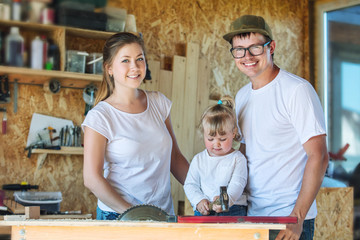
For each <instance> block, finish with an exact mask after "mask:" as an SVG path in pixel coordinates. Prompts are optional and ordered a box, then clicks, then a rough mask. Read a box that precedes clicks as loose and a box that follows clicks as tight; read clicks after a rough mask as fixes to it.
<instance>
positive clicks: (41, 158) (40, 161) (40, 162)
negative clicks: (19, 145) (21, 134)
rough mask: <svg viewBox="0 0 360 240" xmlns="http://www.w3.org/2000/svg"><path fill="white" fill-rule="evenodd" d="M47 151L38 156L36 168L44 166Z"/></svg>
mask: <svg viewBox="0 0 360 240" xmlns="http://www.w3.org/2000/svg"><path fill="white" fill-rule="evenodd" d="M46 157H47V153H40V154H39V155H38V158H37V162H36V168H37V169H38V170H39V169H41V168H42V167H43V165H44V162H45V159H46Z"/></svg>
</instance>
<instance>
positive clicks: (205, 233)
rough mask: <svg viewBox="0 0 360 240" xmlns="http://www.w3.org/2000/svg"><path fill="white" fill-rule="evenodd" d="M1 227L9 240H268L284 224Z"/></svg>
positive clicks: (28, 223)
mask: <svg viewBox="0 0 360 240" xmlns="http://www.w3.org/2000/svg"><path fill="white" fill-rule="evenodd" d="M1 226H8V227H9V226H10V228H11V239H12V240H18V239H26V240H48V239H52V240H63V239H67V240H98V239H106V240H118V239H142V240H158V239H169V238H171V239H172V240H185V239H186V240H187V239H203V240H218V239H222V238H225V239H249V240H251V239H254V240H268V239H269V230H270V229H277V230H281V229H285V224H268V223H167V222H154V221H141V222H140V221H139V222H136V221H133V222H130V221H129V222H121V221H109V220H107V221H99V220H91V219H87V220H84V219H79V220H74V219H51V220H50V219H47V220H46V219H38V220H33V219H30V220H22V221H16V220H15V221H10V220H7V221H5V220H4V221H0V227H1Z"/></svg>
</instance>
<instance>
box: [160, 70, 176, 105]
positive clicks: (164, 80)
mask: <svg viewBox="0 0 360 240" xmlns="http://www.w3.org/2000/svg"><path fill="white" fill-rule="evenodd" d="M172 76H173V73H172V71H168V70H162V69H161V70H160V79H159V91H160V92H161V93H163V94H164V95H165V96H166V97H167V98H169V99H171V98H172Z"/></svg>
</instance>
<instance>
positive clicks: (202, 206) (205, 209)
mask: <svg viewBox="0 0 360 240" xmlns="http://www.w3.org/2000/svg"><path fill="white" fill-rule="evenodd" d="M209 204H210V202H209V200H207V199H203V200H201V201H200V202H199V203H198V204H197V205H196V210H198V211H199V212H200V213H201V214H202V215H209V213H210V208H209Z"/></svg>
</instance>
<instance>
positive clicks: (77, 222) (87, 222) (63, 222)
mask: <svg viewBox="0 0 360 240" xmlns="http://www.w3.org/2000/svg"><path fill="white" fill-rule="evenodd" d="M20 225H21V226H78V227H81V226H107V227H152V228H159V227H161V228H163V227H169V228H171V227H176V228H189V227H191V228H193V227H199V228H219V229H220V228H226V229H277V230H282V229H285V224H274V223H246V222H244V223H168V222H156V221H126V222H125V221H116V220H113V221H110V220H106V221H100V220H91V219H66V216H64V219H37V220H35V219H29V220H21V221H16V220H15V221H13V220H12V221H0V226H20Z"/></svg>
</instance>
